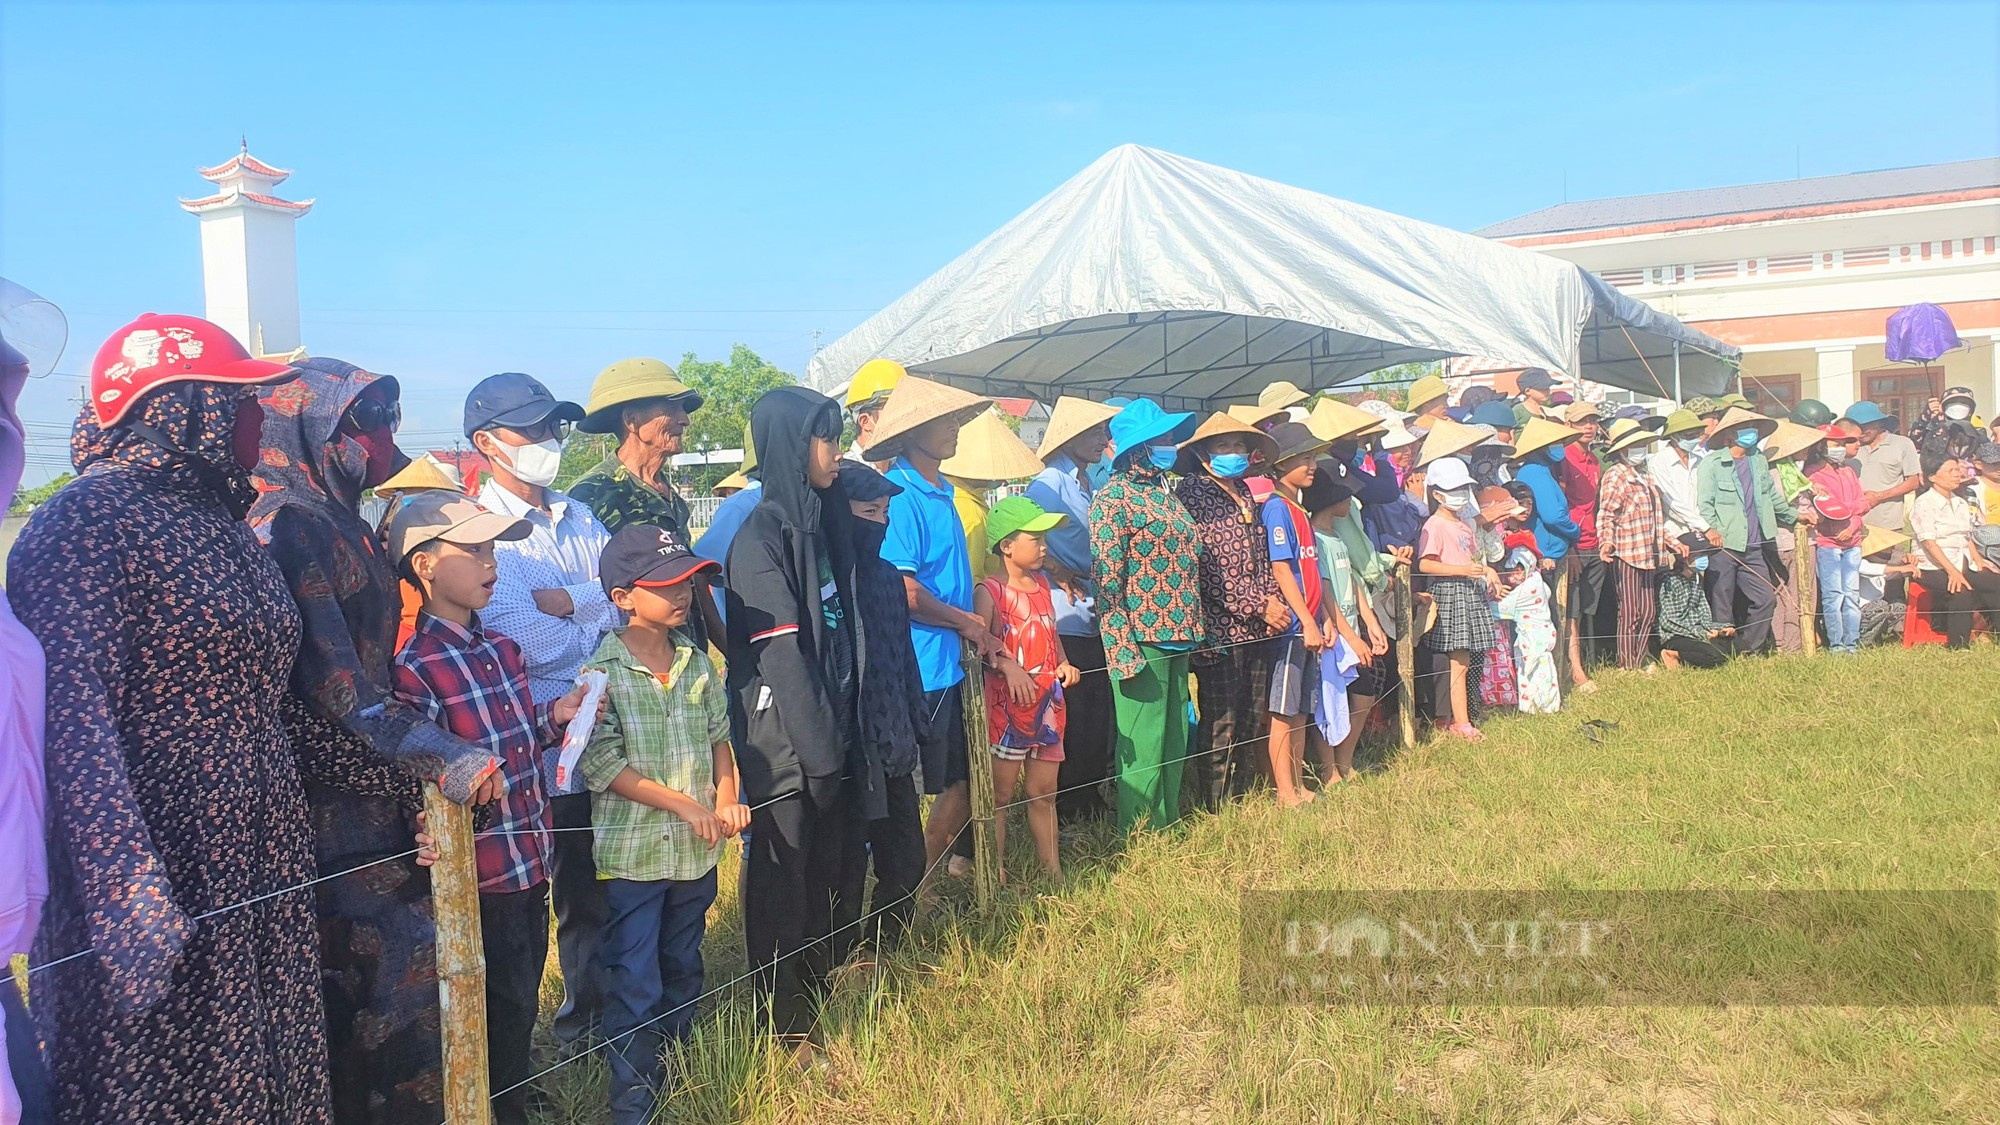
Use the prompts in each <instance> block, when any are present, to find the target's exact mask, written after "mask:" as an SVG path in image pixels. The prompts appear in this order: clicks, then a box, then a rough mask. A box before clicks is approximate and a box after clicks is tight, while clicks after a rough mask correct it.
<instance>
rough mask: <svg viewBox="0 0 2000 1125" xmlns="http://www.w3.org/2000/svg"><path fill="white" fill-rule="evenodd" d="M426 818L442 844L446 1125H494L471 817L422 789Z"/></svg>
mask: <svg viewBox="0 0 2000 1125" xmlns="http://www.w3.org/2000/svg"><path fill="white" fill-rule="evenodd" d="M424 814H425V820H426V821H428V823H429V830H430V834H431V837H432V838H433V839H435V840H436V841H437V852H438V860H437V863H436V864H435V865H433V866H432V867H431V903H432V907H433V909H434V910H435V911H436V913H437V970H438V1008H439V1018H440V1022H441V1024H442V1030H443V1034H444V1108H445V1125H490V1123H491V1122H492V1120H493V1117H492V1103H491V1101H490V1100H489V1098H488V1094H489V1091H488V1088H487V1081H486V950H485V946H484V945H483V944H482V942H481V940H480V936H479V868H478V865H477V864H476V863H475V862H474V859H473V851H472V810H471V809H468V808H466V807H465V806H464V805H461V804H457V803H455V802H452V801H448V800H446V799H445V797H444V794H442V793H440V792H438V787H437V786H436V785H433V784H431V783H430V782H425V783H424Z"/></svg>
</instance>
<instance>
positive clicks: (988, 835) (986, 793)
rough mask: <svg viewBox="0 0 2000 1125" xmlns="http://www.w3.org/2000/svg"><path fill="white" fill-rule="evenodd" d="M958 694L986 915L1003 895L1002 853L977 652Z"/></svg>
mask: <svg viewBox="0 0 2000 1125" xmlns="http://www.w3.org/2000/svg"><path fill="white" fill-rule="evenodd" d="M958 690H959V693H960V694H959V698H960V699H961V700H962V701H963V702H964V704H965V708H964V710H965V757H966V762H967V769H966V771H965V772H966V773H967V774H968V775H969V776H968V779H967V785H968V786H969V787H970V788H969V793H970V795H971V798H972V889H973V892H974V895H975V896H976V898H977V900H978V902H979V909H980V910H981V911H982V912H984V911H987V910H990V909H991V908H992V906H993V900H994V898H995V896H997V895H998V894H999V891H1000V852H999V849H998V848H996V847H995V846H994V845H995V841H996V836H995V834H994V831H993V804H994V801H993V744H992V742H991V740H990V739H989V737H988V734H987V729H986V675H985V667H984V666H983V665H982V664H981V663H980V661H979V654H978V653H977V652H967V653H966V654H965V679H964V680H963V681H961V682H960V683H959V685H958ZM1008 796H1009V797H1012V796H1013V794H1011V793H1010V794H1008Z"/></svg>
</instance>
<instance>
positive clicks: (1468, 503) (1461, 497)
mask: <svg viewBox="0 0 2000 1125" xmlns="http://www.w3.org/2000/svg"><path fill="white" fill-rule="evenodd" d="M1438 492H1439V493H1440V494H1441V495H1442V496H1443V497H1444V506H1445V507H1447V508H1450V509H1451V510H1452V511H1454V512H1463V511H1464V510H1466V509H1467V508H1470V507H1472V490H1471V489H1469V488H1454V489H1450V490H1448V491H1447V490H1445V489H1439V490H1438Z"/></svg>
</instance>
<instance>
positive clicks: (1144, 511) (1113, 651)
mask: <svg viewBox="0 0 2000 1125" xmlns="http://www.w3.org/2000/svg"><path fill="white" fill-rule="evenodd" d="M1200 551H1201V536H1200V534H1199V533H1198V532H1197V531H1196V530H1195V524H1194V519H1193V518H1192V517H1190V516H1189V515H1188V512H1187V509H1186V508H1183V507H1181V503H1180V501H1178V500H1176V499H1174V494H1173V493H1172V492H1171V491H1169V490H1168V489H1167V476H1166V474H1165V473H1163V472H1161V471H1160V470H1159V469H1155V468H1153V467H1152V466H1150V465H1145V464H1135V465H1129V466H1126V467H1124V468H1122V469H1120V470H1119V471H1117V472H1115V473H1113V474H1112V476H1111V479H1110V481H1108V482H1107V483H1106V484H1105V486H1104V487H1103V488H1101V489H1099V490H1098V491H1097V495H1096V497H1095V498H1093V499H1092V500H1091V502H1090V553H1091V555H1092V556H1094V562H1095V568H1094V570H1095V576H1096V578H1097V612H1098V626H1099V628H1100V629H1101V630H1102V632H1103V634H1104V657H1105V664H1106V665H1107V666H1108V667H1109V668H1110V672H1111V675H1112V676H1113V677H1114V678H1116V679H1120V680H1124V679H1130V678H1131V677H1132V676H1134V675H1137V674H1138V672H1139V670H1140V669H1141V668H1143V667H1145V664H1146V658H1145V656H1144V654H1142V653H1141V652H1140V651H1139V646H1140V645H1142V644H1151V645H1171V646H1175V647H1194V646H1196V645H1199V644H1201V642H1202V638H1203V635H1204V634H1203V631H1202V614H1201V601H1200V598H1199V596H1198V592H1197V591H1198V584H1199V583H1198V578H1197V575H1196V566H1197V562H1196V560H1197V559H1198V557H1199V555H1200Z"/></svg>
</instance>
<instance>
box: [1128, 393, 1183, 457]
mask: <svg viewBox="0 0 2000 1125" xmlns="http://www.w3.org/2000/svg"><path fill="white" fill-rule="evenodd" d="M1192 436H1194V415H1193V414H1192V413H1188V414H1169V413H1167V412H1166V411H1164V410H1161V409H1160V405H1159V404H1158V403H1156V402H1154V401H1152V400H1151V399H1144V398H1142V399H1135V400H1133V401H1132V402H1131V403H1130V404H1128V405H1127V406H1126V407H1125V408H1124V409H1122V410H1120V411H1119V412H1118V413H1117V415H1116V416H1114V417H1113V418H1112V419H1111V440H1112V442H1113V443H1114V444H1116V445H1117V446H1118V456H1120V457H1123V456H1125V455H1126V454H1127V453H1130V452H1132V451H1133V450H1135V449H1142V448H1144V447H1146V446H1148V445H1153V444H1156V443H1158V444H1173V445H1179V444H1180V443H1181V442H1184V441H1186V440H1187V439H1188V438H1190V437H1192Z"/></svg>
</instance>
